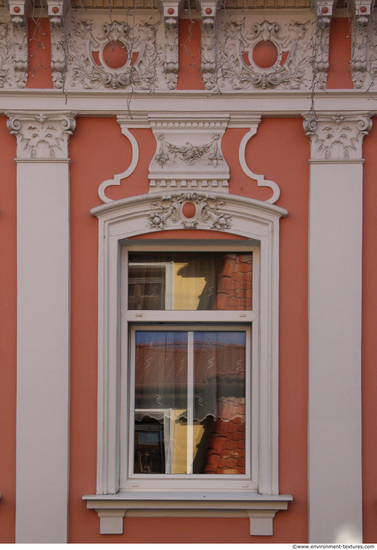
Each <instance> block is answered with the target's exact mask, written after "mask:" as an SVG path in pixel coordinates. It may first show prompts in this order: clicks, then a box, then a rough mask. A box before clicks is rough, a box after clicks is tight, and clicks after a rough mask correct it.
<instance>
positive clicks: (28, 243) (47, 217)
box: [16, 159, 70, 543]
mask: <svg viewBox="0 0 377 550" xmlns="http://www.w3.org/2000/svg"><path fill="white" fill-rule="evenodd" d="M69 254H70V247H69V164H68V163H67V162H66V161H65V160H64V159H63V160H62V161H61V162H60V161H58V160H55V161H54V162H46V163H43V162H38V163H35V162H33V161H30V162H22V163H18V165H17V290H18V294H17V296H18V299H17V439H16V479H17V485H16V542H17V543H65V542H67V540H68V472H69V445H68V442H69V361H70V352H69V338H70V334H69V330H70V291H69V288H70V259H69ZM36 502H37V503H38V505H36Z"/></svg>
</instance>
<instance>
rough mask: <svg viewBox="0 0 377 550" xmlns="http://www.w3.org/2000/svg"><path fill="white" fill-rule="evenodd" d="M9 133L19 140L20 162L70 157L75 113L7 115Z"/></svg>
mask: <svg viewBox="0 0 377 550" xmlns="http://www.w3.org/2000/svg"><path fill="white" fill-rule="evenodd" d="M6 114H7V116H8V117H9V119H8V121H7V125H8V129H9V131H10V133H11V134H13V135H14V136H15V137H16V140H17V158H18V159H61V158H64V159H65V158H67V157H68V143H69V139H70V136H71V135H72V134H73V131H74V129H75V126H76V121H75V116H76V113H73V112H55V113H54V112H49V113H33V112H12V111H10V112H8V113H6Z"/></svg>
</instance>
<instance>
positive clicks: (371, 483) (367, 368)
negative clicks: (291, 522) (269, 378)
mask: <svg viewBox="0 0 377 550" xmlns="http://www.w3.org/2000/svg"><path fill="white" fill-rule="evenodd" d="M376 150H377V119H376V118H374V119H373V127H372V129H371V131H370V133H369V135H368V136H367V137H366V138H365V141H364V146H363V156H364V158H365V164H364V189H363V192H364V205H363V208H364V225H363V302H362V312H363V319H362V323H363V325H362V330H363V336H362V396H363V409H362V414H363V424H362V426H363V432H362V436H363V439H362V441H363V507H364V516H363V520H364V523H363V528H364V542H365V543H368V542H369V543H370V542H371V543H373V542H376V540H377V522H376V512H377V505H376V502H377V501H376V496H377V470H376V457H377V430H376V418H377V399H376V393H377V369H376V357H377V339H376V334H377V283H376V281H377V255H376V242H377V209H376V204H377V157H376Z"/></svg>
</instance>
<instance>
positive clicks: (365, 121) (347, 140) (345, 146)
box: [304, 113, 372, 160]
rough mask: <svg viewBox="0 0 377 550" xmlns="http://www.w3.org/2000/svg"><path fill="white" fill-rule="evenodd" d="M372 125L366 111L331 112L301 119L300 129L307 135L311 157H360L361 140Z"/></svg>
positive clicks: (339, 158)
mask: <svg viewBox="0 0 377 550" xmlns="http://www.w3.org/2000/svg"><path fill="white" fill-rule="evenodd" d="M371 127H372V120H371V116H370V114H366V115H361V114H359V115H352V114H344V115H343V114H339V113H337V114H335V115H333V116H328V115H327V116H324V115H322V116H321V115H319V116H316V115H314V114H310V115H308V116H307V117H306V119H305V120H304V129H305V132H306V134H307V135H308V136H310V140H311V147H312V155H311V156H312V159H317V160H352V159H361V157H362V142H363V139H364V136H365V135H367V134H368V133H369V131H370V129H371Z"/></svg>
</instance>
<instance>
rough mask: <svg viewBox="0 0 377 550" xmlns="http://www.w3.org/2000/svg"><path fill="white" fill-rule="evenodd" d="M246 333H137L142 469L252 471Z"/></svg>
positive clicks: (137, 461)
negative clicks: (247, 420)
mask: <svg viewBox="0 0 377 550" xmlns="http://www.w3.org/2000/svg"><path fill="white" fill-rule="evenodd" d="M245 349H246V333H245V331H242V330H240V331H147V330H146V331H142V330H137V331H136V373H135V380H136V388H135V396H136V399H135V432H134V437H135V449H134V472H135V473H147V474H148V473H151V474H153V473H155V474H156V473H157V474H164V473H171V474H244V473H245Z"/></svg>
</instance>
